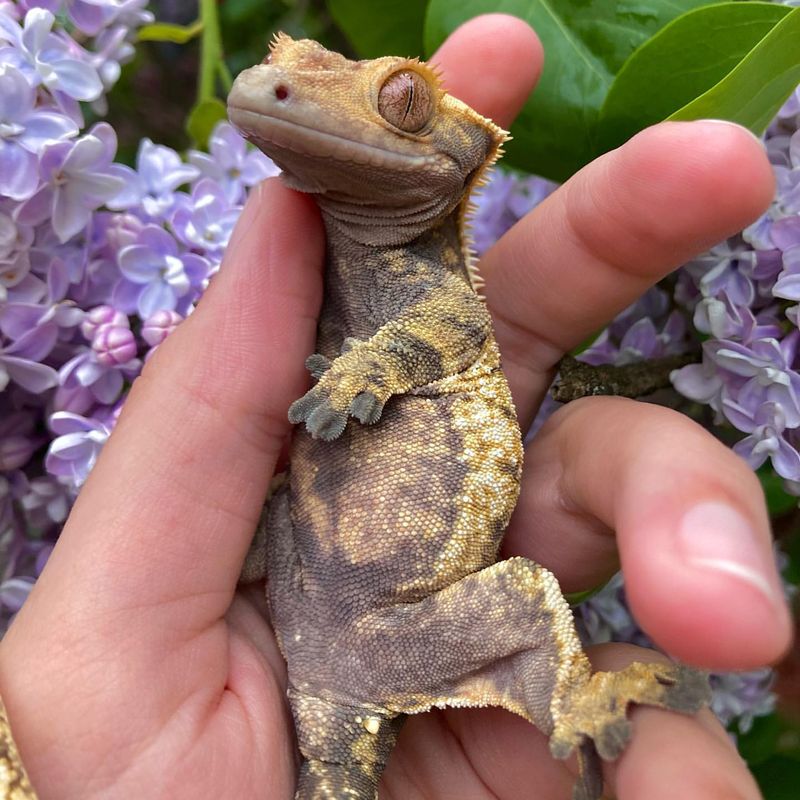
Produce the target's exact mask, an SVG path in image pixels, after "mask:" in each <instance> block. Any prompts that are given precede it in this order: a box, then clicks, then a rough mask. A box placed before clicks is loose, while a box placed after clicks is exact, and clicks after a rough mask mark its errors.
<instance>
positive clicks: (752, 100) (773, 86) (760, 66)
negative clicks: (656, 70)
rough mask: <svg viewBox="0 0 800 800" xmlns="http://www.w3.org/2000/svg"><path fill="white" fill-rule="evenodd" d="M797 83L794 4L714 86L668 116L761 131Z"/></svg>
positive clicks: (799, 21)
mask: <svg viewBox="0 0 800 800" xmlns="http://www.w3.org/2000/svg"><path fill="white" fill-rule="evenodd" d="M798 83H800V8H795V9H793V10H792V11H791V12H790V13H789V14H787V15H786V16H785V17H784V18H783V19H782V20H781V21H780V22H778V24H777V25H775V27H774V28H773V29H772V30H771V31H770V32H769V33H768V34H767V35H766V36H765V37H764V38H763V39H761V41H760V42H759V43H758V44H757V45H756V46H755V47H754V48H753V49H752V50H751V51H750V52H749V53H748V54H747V56H746V57H745V58H744V59H743V60H742V61H741V62H740V63H739V64H738V65H737V66H736V67H734V69H733V70H732V71H731V72H730V73H729V74H728V75H727V76H725V77H724V78H723V79H722V80H721V81H720V82H719V83H718V84H716V86H713V87H712V88H711V89H709V90H708V91H707V92H706V93H705V94H702V95H700V97H698V98H697V99H696V100H693V101H692V102H691V103H688V104H687V105H685V106H684V107H683V108H681V109H678V111H676V112H675V113H674V114H671V115H670V117H669V119H708V118H709V117H715V118H718V119H728V120H731V121H732V122H738V123H739V124H740V125H744V126H745V127H747V128H750V130H751V131H753V133H755V134H761V133H763V132H764V130H766V127H767V125H769V123H770V120H772V118H773V117H774V116H775V114H776V113H777V111H778V109H779V108H780V107H781V106H782V105H783V103H784V102H785V101H786V98H788V97H789V95H790V94H791V93H792V92H793V91H794V89H795V87H796V86H797V84H798Z"/></svg>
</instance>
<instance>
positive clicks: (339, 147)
mask: <svg viewBox="0 0 800 800" xmlns="http://www.w3.org/2000/svg"><path fill="white" fill-rule="evenodd" d="M228 115H229V117H230V120H231V122H232V123H233V124H234V125H235V126H236V127H237V128H238V129H239V131H240V132H241V133H242V134H243V135H244V136H245V137H246V138H247V139H250V140H251V141H253V142H254V143H255V144H257V145H258V146H262V145H263V146H264V147H263V149H264V150H265V151H266V152H267V153H268V154H270V145H274V146H275V147H279V148H281V149H284V150H290V151H291V152H293V153H298V154H299V155H305V156H316V157H318V158H319V157H322V158H332V159H335V160H336V161H343V162H347V163H349V164H361V165H363V166H370V167H382V168H385V169H391V170H408V171H412V170H414V171H416V170H420V169H425V168H427V167H429V166H430V165H431V164H432V163H434V162H435V161H436V160H437V157H436V156H435V155H434V156H413V155H407V154H405V153H398V152H395V151H392V150H386V149H384V148H382V147H377V146H376V145H372V144H367V143H366V142H360V141H357V140H355V139H348V138H346V137H344V136H339V135H338V134H335V133H328V132H326V131H320V130H318V129H316V128H311V127H309V126H307V125H303V124H302V123H299V122H290V121H289V120H285V119H280V118H278V117H273V116H270V115H269V114H264V113H263V112H260V111H253V110H251V109H247V108H242V107H241V106H235V105H229V106H228Z"/></svg>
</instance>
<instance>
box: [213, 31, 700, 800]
mask: <svg viewBox="0 0 800 800" xmlns="http://www.w3.org/2000/svg"><path fill="white" fill-rule="evenodd" d="M228 103H229V113H230V118H231V120H232V122H233V124H234V125H236V126H237V127H238V128H239V129H240V131H241V132H242V133H243V134H244V135H245V136H246V137H247V138H248V139H250V140H251V141H252V142H254V143H255V144H256V145H257V146H258V147H260V148H261V149H262V150H264V152H266V153H267V154H268V155H269V156H271V157H272V158H273V159H274V161H275V162H276V163H277V164H278V165H279V166H281V168H282V169H283V170H284V180H286V182H287V183H288V184H289V185H290V186H292V187H294V188H296V189H298V190H300V191H304V192H310V193H312V194H314V196H315V198H316V200H317V202H318V204H319V206H320V209H321V211H322V215H323V219H324V222H325V228H326V233H327V241H328V254H327V269H326V280H325V299H324V304H323V308H322V312H321V317H320V322H319V333H318V340H317V353H315V354H314V355H313V356H311V357H310V358H309V360H308V362H307V366H308V368H309V370H310V371H311V373H312V375H313V376H314V377H315V378H317V383H316V385H315V386H314V387H313V388H312V389H311V390H309V391H308V392H307V393H306V394H305V395H304V396H303V397H302V398H301V399H299V400H298V401H297V402H295V403H294V404H293V405H292V407H291V409H290V411H289V416H290V419H291V420H292V421H293V422H297V423H301V425H300V426H299V427H298V430H297V431H296V435H295V437H294V440H293V445H292V451H291V459H290V464H291V467H290V475H289V479H288V480H287V481H284V482H283V483H281V485H280V486H279V487H278V488H277V490H276V491H275V493H274V494H273V496H272V498H271V499H270V503H269V506H268V509H267V511H266V512H265V515H264V519H263V524H262V526H261V528H260V531H259V533H258V534H257V536H256V543H257V546H256V547H254V549H253V551H252V554H251V557H250V559H249V561H248V564H247V566H246V570H245V574H246V575H247V577H248V578H253V577H254V576H255V575H257V574H258V573H259V572H264V571H266V574H267V577H268V582H267V585H268V596H269V604H270V610H271V615H272V621H273V624H274V626H275V631H276V633H277V636H278V640H279V642H280V645H281V648H282V651H283V654H284V656H285V657H286V661H287V665H288V674H289V684H290V689H289V700H290V703H291V707H292V713H293V715H294V719H295V723H296V729H297V737H298V743H299V746H300V750H301V753H302V755H303V757H304V759H305V761H304V763H303V765H302V767H301V773H300V779H299V784H298V789H297V795H296V797H297V800H321V799H322V798H336V799H337V800H340V799H342V798H374V797H375V796H376V793H377V785H378V781H379V779H380V775H381V773H382V771H383V768H384V766H385V763H386V760H387V758H388V757H389V753H390V752H391V749H392V746H393V745H394V742H395V739H396V736H397V734H398V731H399V729H400V726H401V724H402V721H403V719H404V717H405V715H408V714H414V713H418V712H422V711H426V710H428V709H430V708H433V707H443V706H486V705H496V706H502V707H504V708H507V709H509V710H511V711H513V712H515V713H517V714H520V715H522V716H523V717H524V718H525V719H527V720H529V721H531V722H532V723H533V724H535V725H537V726H538V727H539V728H540V729H541V730H542V731H544V732H545V733H546V734H547V735H549V736H550V745H551V750H552V752H553V754H554V755H555V756H556V757H558V758H566V757H567V756H568V755H569V754H570V753H571V752H572V751H573V750H577V752H578V756H579V759H578V760H579V765H580V777H579V780H578V782H577V784H576V787H575V792H574V797H575V798H576V800H596V798H598V797H599V796H600V794H601V791H602V778H601V774H600V766H599V764H600V762H599V757H598V756H601V757H603V758H606V759H613V758H616V757H617V756H618V755H619V754H620V753H621V751H622V749H623V748H624V746H625V743H626V742H627V740H628V738H629V735H630V726H629V723H628V721H627V718H626V708H627V705H628V703H630V702H635V703H647V704H651V705H658V706H665V707H668V708H674V709H677V710H681V711H686V712H693V711H695V710H697V708H699V707H700V706H701V705H702V704H703V703H704V702H706V701H707V698H708V686H707V682H706V680H705V678H704V676H702V675H700V674H698V673H695V672H692V671H690V670H687V669H685V668H682V667H678V666H661V665H647V666H646V665H643V664H633V665H631V667H629V668H628V669H626V670H624V671H623V672H621V673H615V674H611V673H598V674H596V675H594V676H592V675H591V670H590V666H589V662H588V660H587V658H586V656H585V655H584V653H583V650H582V648H581V645H580V642H579V641H578V638H577V636H576V634H575V630H574V626H573V620H572V615H571V613H570V610H569V607H568V606H567V603H566V602H565V601H564V599H563V597H562V595H561V592H560V590H559V588H558V584H557V582H556V580H555V578H554V577H553V576H552V575H551V574H550V573H549V572H548V571H547V570H545V569H543V568H542V567H540V566H538V565H537V564H534V563H533V562H531V561H528V560H526V559H523V558H512V559H508V560H507V561H501V562H499V563H495V560H496V556H497V551H498V547H499V544H500V540H501V538H502V534H503V531H504V529H505V527H506V524H507V523H508V520H509V517H510V516H511V512H512V511H513V508H514V505H515V503H516V501H517V496H518V493H519V482H520V473H521V468H522V444H521V441H520V431H519V427H518V425H517V420H516V414H515V412H514V407H513V404H512V401H511V395H510V393H509V390H508V385H507V383H506V380H505V377H504V375H503V373H502V371H501V369H500V356H499V352H498V349H497V345H496V343H495V340H494V335H493V332H492V326H491V320H490V317H489V314H488V311H487V310H486V307H485V305H484V303H483V301H482V299H481V298H480V297H479V296H478V295H477V294H476V292H475V291H474V288H473V284H474V283H475V280H474V277H473V276H472V274H471V272H472V270H471V267H470V266H469V262H468V257H467V255H466V253H467V248H466V246H465V242H464V225H463V218H464V214H465V211H466V203H467V200H466V198H467V196H468V194H469V191H470V190H471V188H472V187H473V186H474V185H475V183H476V182H478V181H479V180H480V177H481V175H482V174H483V173H484V172H485V170H486V169H487V168H488V167H489V166H490V165H491V164H492V163H493V162H494V160H495V159H496V158H497V156H498V154H499V151H500V147H501V145H502V142H503V141H504V139H505V136H506V135H505V133H504V132H503V131H502V130H500V129H499V128H498V127H497V126H496V125H494V124H493V123H491V122H490V121H488V120H486V119H484V118H482V117H480V116H479V115H478V114H476V113H475V112H474V111H472V109H470V108H468V107H467V106H465V105H464V104H463V103H461V102H460V101H458V100H456V99H455V98H452V97H449V96H448V95H446V94H445V93H444V92H443V91H442V90H441V88H440V87H439V85H438V81H437V79H436V76H435V74H434V73H433V72H432V71H431V70H430V69H429V68H428V67H427V66H426V65H424V64H421V63H419V62H417V61H409V60H407V59H402V58H381V59H376V60H374V61H360V62H353V61H348V60H347V59H345V58H343V57H342V56H340V55H338V54H335V53H330V52H328V51H327V50H325V49H324V48H322V47H321V46H320V45H318V44H316V43H315V42H310V41H306V40H304V41H293V40H292V39H290V38H289V37H287V36H284V35H281V36H279V37H277V38H276V40H275V42H274V44H273V46H272V49H271V53H270V57H269V59H268V63H266V62H265V63H264V64H261V65H258V66H256V67H253V68H251V69H249V70H246V71H245V72H243V73H242V74H241V75H240V76H239V77H238V78H237V80H236V83H235V85H234V87H233V90H232V92H231V95H230V98H229V101H228ZM262 545H263V549H261V548H262Z"/></svg>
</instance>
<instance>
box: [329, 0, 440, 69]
mask: <svg viewBox="0 0 800 800" xmlns="http://www.w3.org/2000/svg"><path fill="white" fill-rule="evenodd" d="M427 5H428V0H383V2H381V3H371V2H365V0H328V9H329V10H330V12H331V16H333V18H334V20H335V21H336V24H337V25H339V27H340V28H341V29H342V30H343V31H344V33H345V35H346V36H347V38H348V39H349V40H350V42H351V43H352V45H353V47H355V49H356V51H357V52H358V54H359V55H360V56H362V57H363V58H378V57H379V56H421V55H422V26H423V22H424V21H425V8H426V6H427Z"/></svg>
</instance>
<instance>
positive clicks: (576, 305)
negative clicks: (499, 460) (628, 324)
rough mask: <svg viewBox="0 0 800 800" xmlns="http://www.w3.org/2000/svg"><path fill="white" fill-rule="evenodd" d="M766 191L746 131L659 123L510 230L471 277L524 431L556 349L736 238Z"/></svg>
mask: <svg viewBox="0 0 800 800" xmlns="http://www.w3.org/2000/svg"><path fill="white" fill-rule="evenodd" d="M772 192H773V175H772V170H771V168H770V165H769V163H768V162H767V159H766V156H765V154H764V150H763V147H762V145H761V144H760V142H758V140H757V139H755V137H753V136H752V135H751V134H750V133H748V132H747V131H746V130H745V129H744V128H741V127H739V126H737V125H732V124H728V123H721V122H713V121H702V122H669V123H662V124H660V125H656V126H655V127H652V128H649V129H647V130H645V131H643V132H642V133H640V134H638V135H637V136H635V137H634V138H633V139H631V141H629V142H628V143H627V144H625V145H623V146H622V147H620V148H619V149H618V150H615V151H613V152H611V153H607V154H606V155H604V156H601V157H600V158H599V159H597V160H596V161H595V162H593V163H592V164H589V165H588V166H587V167H585V168H584V169H582V170H581V171H580V172H579V173H578V174H576V175H575V176H574V177H573V178H571V179H570V180H569V181H568V182H567V183H566V184H565V185H564V186H562V187H561V188H560V189H558V190H557V191H556V192H554V193H553V194H552V195H551V196H550V197H548V198H547V199H546V200H545V201H544V202H542V203H541V204H540V205H539V206H538V207H537V208H535V209H534V210H533V211H532V212H531V213H530V214H528V216H527V217H525V218H524V219H523V220H521V221H520V222H519V223H518V224H517V225H515V226H514V227H513V228H512V229H511V230H510V231H509V232H508V233H507V234H506V235H505V236H504V237H503V238H502V239H501V240H500V241H499V242H498V243H497V244H496V245H495V246H494V247H493V248H492V249H491V250H490V251H489V252H488V253H487V254H486V255H485V256H484V258H483V260H482V261H481V272H482V274H483V276H484V277H485V279H486V281H487V286H486V297H487V300H488V302H489V305H490V307H491V309H492V313H493V315H494V318H495V327H496V331H497V336H498V341H499V343H500V348H501V350H502V352H503V366H504V369H505V371H506V374H507V375H508V377H509V382H510V383H511V388H512V392H513V395H514V400H515V402H516V404H517V409H518V411H519V414H520V417H521V419H522V422H523V426H526V425H527V424H528V423H529V421H530V419H531V416H532V414H533V412H534V409H535V408H536V407H538V404H539V402H540V400H541V397H542V396H543V394H544V392H545V391H546V388H547V386H548V385H549V382H550V379H551V376H552V368H553V365H554V364H555V363H556V362H557V360H558V359H559V358H560V357H561V355H562V354H563V353H564V352H566V351H568V350H570V349H571V348H573V347H575V346H576V345H577V344H579V343H580V342H581V341H583V340H584V339H585V338H586V337H587V336H589V335H590V334H592V333H593V332H595V331H597V330H598V329H599V328H600V327H601V326H603V325H605V324H606V323H607V322H608V320H610V319H611V318H612V317H613V316H614V315H615V314H617V313H618V312H619V311H621V310H622V309H623V308H625V307H626V306H627V305H629V304H630V303H631V302H632V301H633V300H635V299H636V298H637V297H639V296H640V295H641V294H642V293H643V292H644V291H645V289H647V288H648V287H649V286H651V285H652V284H653V283H655V282H656V281H657V280H659V279H660V278H661V277H663V276H664V275H666V274H667V273H668V272H669V271H670V270H673V269H675V268H676V267H678V266H679V265H680V264H682V263H683V262H685V261H686V260H688V259H689V258H691V257H692V256H694V255H696V254H697V253H700V252H702V251H703V250H706V249H708V248H709V247H710V246H712V245H714V244H716V243H717V242H719V241H720V240H722V239H724V238H725V237H727V236H729V235H731V234H733V233H735V232H736V231H738V230H741V229H742V228H743V227H744V226H745V225H747V224H748V223H750V222H751V221H752V220H753V219H755V218H756V217H757V216H758V214H759V213H761V211H763V209H764V208H766V207H767V205H768V204H769V202H770V199H771V197H772Z"/></svg>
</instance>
